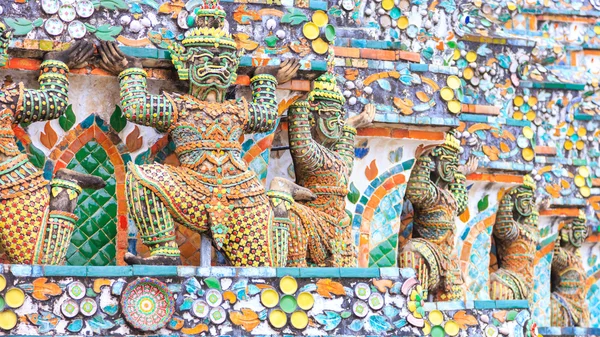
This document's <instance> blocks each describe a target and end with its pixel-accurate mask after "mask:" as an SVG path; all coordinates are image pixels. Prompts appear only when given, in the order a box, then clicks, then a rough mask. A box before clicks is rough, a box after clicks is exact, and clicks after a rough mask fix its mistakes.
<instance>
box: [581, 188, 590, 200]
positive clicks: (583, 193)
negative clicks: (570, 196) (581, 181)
mask: <svg viewBox="0 0 600 337" xmlns="http://www.w3.org/2000/svg"><path fill="white" fill-rule="evenodd" d="M579 193H581V196H582V197H584V198H587V197H589V196H590V195H591V194H592V190H591V189H590V188H589V187H588V186H581V187H580V188H579Z"/></svg>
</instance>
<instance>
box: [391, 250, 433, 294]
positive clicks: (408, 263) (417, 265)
mask: <svg viewBox="0 0 600 337" xmlns="http://www.w3.org/2000/svg"><path fill="white" fill-rule="evenodd" d="M398 265H399V267H400V268H412V269H414V270H415V273H416V276H417V279H418V280H419V282H421V286H422V287H423V289H427V290H428V291H429V290H430V289H429V266H427V263H426V262H425V259H424V258H423V257H422V256H421V254H419V253H418V252H413V251H411V250H403V251H402V252H400V254H398Z"/></svg>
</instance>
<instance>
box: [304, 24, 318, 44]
mask: <svg viewBox="0 0 600 337" xmlns="http://www.w3.org/2000/svg"><path fill="white" fill-rule="evenodd" d="M302 33H303V34H304V36H306V38H307V39H309V40H314V39H316V38H317V37H319V26H317V25H316V24H315V23H314V22H307V23H305V24H304V27H302Z"/></svg>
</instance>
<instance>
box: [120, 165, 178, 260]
mask: <svg viewBox="0 0 600 337" xmlns="http://www.w3.org/2000/svg"><path fill="white" fill-rule="evenodd" d="M126 189H127V204H128V205H129V216H130V217H131V218H132V220H133V222H134V223H135V224H136V226H137V228H138V231H139V233H140V236H141V238H142V242H143V243H144V244H145V245H147V246H148V248H149V249H150V255H151V256H150V257H149V258H140V257H137V256H134V255H132V254H129V253H128V254H126V255H125V261H126V262H127V263H129V264H159V265H160V264H163V265H174V264H176V265H178V264H181V257H180V251H179V247H178V246H177V243H176V242H175V221H174V220H173V217H172V216H171V214H170V213H169V210H168V209H167V207H166V206H165V205H164V203H163V202H162V200H160V198H159V197H158V196H157V195H156V194H155V193H154V191H152V190H151V189H149V188H147V187H145V186H144V185H142V184H141V183H140V182H139V181H138V180H137V179H136V177H135V176H134V175H133V174H131V173H128V174H127V185H126Z"/></svg>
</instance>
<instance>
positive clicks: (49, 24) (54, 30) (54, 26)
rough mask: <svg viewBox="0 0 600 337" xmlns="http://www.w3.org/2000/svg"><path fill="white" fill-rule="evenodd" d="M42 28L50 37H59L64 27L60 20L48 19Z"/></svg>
mask: <svg viewBox="0 0 600 337" xmlns="http://www.w3.org/2000/svg"><path fill="white" fill-rule="evenodd" d="M44 28H45V29H46V32H48V34H50V35H60V34H62V32H63V29H65V25H64V24H63V22H62V21H60V19H57V18H50V19H48V20H46V22H45V23H44Z"/></svg>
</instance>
